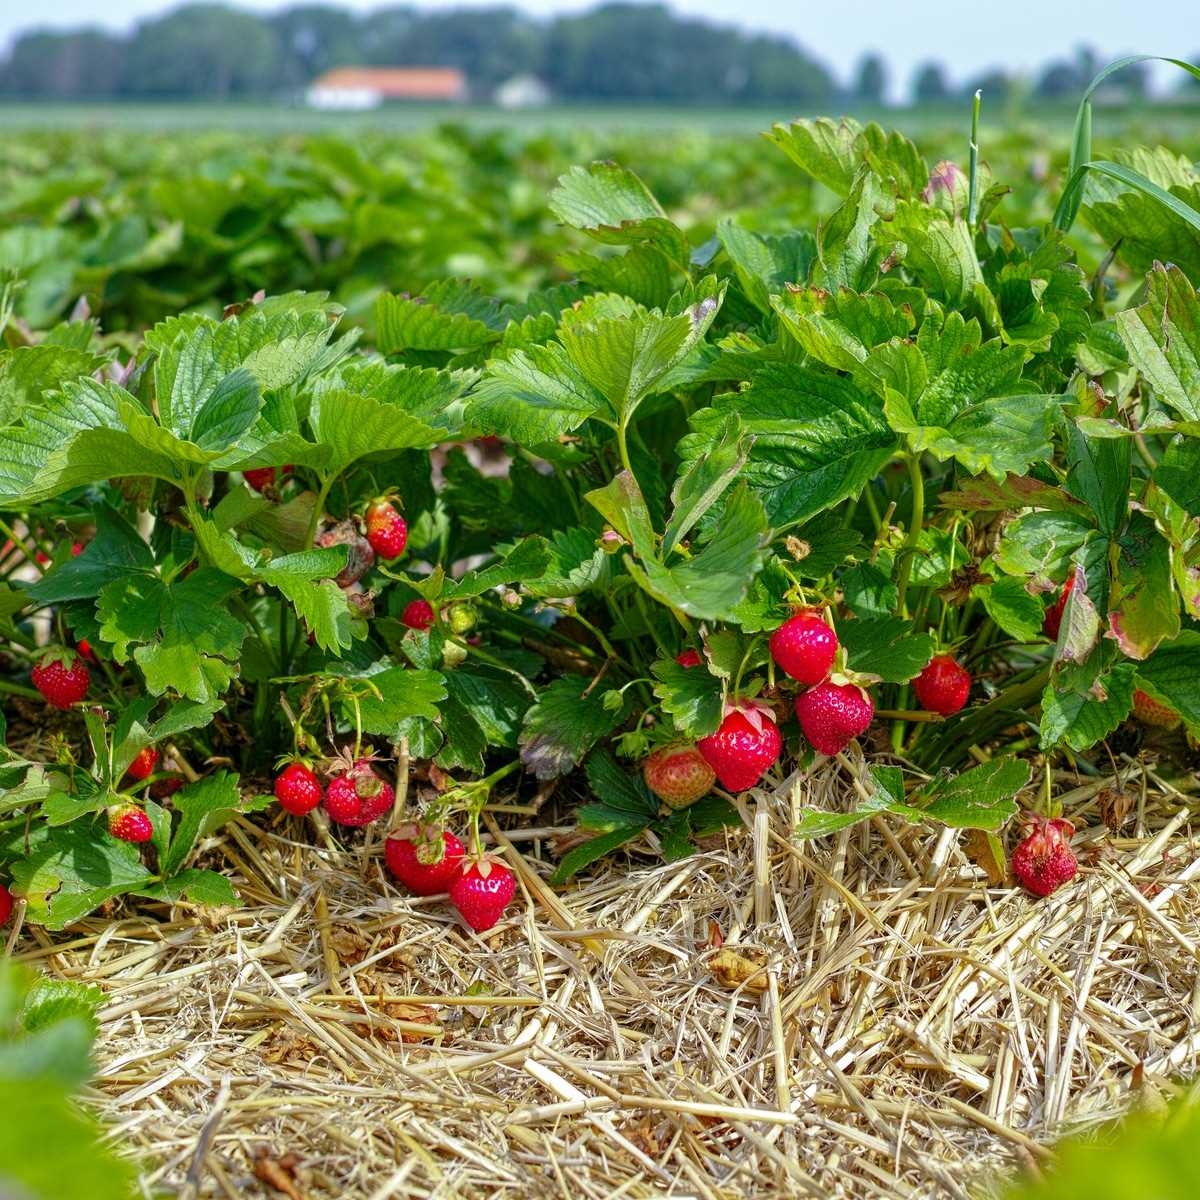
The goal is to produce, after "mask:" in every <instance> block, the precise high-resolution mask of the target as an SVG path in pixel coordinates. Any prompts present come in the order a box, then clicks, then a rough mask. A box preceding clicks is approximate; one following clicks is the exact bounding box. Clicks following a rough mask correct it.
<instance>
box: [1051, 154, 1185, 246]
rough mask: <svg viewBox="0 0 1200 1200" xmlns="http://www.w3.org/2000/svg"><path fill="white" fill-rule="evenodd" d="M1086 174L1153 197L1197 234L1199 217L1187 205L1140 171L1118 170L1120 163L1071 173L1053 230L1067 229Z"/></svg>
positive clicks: (1100, 164)
mask: <svg viewBox="0 0 1200 1200" xmlns="http://www.w3.org/2000/svg"><path fill="white" fill-rule="evenodd" d="M1089 171H1095V172H1096V173H1097V174H1098V175H1107V176H1108V177H1109V178H1110V179H1116V180H1118V181H1119V182H1121V183H1125V184H1128V185H1129V186H1130V187H1133V188H1137V189H1138V191H1141V192H1145V194H1146V195H1147V196H1151V197H1153V198H1154V199H1155V200H1157V201H1158V202H1159V203H1160V204H1162V205H1164V206H1165V207H1166V208H1169V209H1170V210H1171V212H1173V213H1174V214H1175V215H1176V216H1177V217H1179V218H1180V219H1181V220H1183V221H1186V222H1187V223H1188V224H1189V225H1191V226H1192V228H1194V229H1197V230H1200V213H1198V212H1197V211H1196V210H1195V209H1194V208H1193V207H1192V206H1191V205H1190V204H1186V203H1185V202H1184V201H1182V200H1180V199H1179V197H1178V196H1173V195H1172V194H1171V193H1170V192H1168V191H1167V190H1166V189H1165V188H1161V187H1159V186H1158V184H1157V183H1155V182H1154V181H1153V180H1151V179H1147V178H1146V176H1145V175H1143V174H1142V173H1141V172H1140V171H1135V170H1133V168H1132V167H1126V166H1122V165H1121V164H1120V163H1115V162H1107V161H1105V160H1104V159H1100V160H1097V161H1096V162H1085V163H1084V164H1083V165H1082V166H1080V167H1077V168H1076V169H1075V171H1074V172H1073V173H1072V175H1071V177H1070V179H1069V180H1068V181H1067V186H1066V187H1065V188H1064V189H1063V194H1062V197H1061V198H1060V199H1059V202H1058V208H1057V209H1056V210H1055V213H1054V224H1055V226H1057V228H1059V229H1064V230H1065V229H1069V228H1070V227H1071V224H1072V223H1073V222H1074V214H1075V213H1077V212H1078V211H1079V206H1080V204H1081V203H1082V201H1083V186H1084V183H1085V182H1086V181H1087V174H1088V172H1089ZM1064 222H1065V224H1064Z"/></svg>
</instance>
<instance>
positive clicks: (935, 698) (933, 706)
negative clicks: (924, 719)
mask: <svg viewBox="0 0 1200 1200" xmlns="http://www.w3.org/2000/svg"><path fill="white" fill-rule="evenodd" d="M913 691H914V692H916V694H917V700H918V702H919V703H920V705H921V707H922V708H923V709H925V710H926V711H927V712H935V713H941V715H942V716H943V717H949V716H952V715H953V714H954V713H956V712H958V710H959V709H960V708H962V706H963V705H964V704H966V702H967V697H968V696H969V695H970V694H971V673H970V671H968V670H967V669H966V668H965V667H962V666H959V664H958V662H956V661H955V659H954V656H953V655H950V654H939V655H937V656H936V657H934V658H931V659H930V660H929V664H928V665H927V666H926V668H925V669H924V670H923V671H922V672H921V673H920V675H918V676H917V677H916V679H914V680H913Z"/></svg>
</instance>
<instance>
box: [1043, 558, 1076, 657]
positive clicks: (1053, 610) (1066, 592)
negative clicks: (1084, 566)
mask: <svg viewBox="0 0 1200 1200" xmlns="http://www.w3.org/2000/svg"><path fill="white" fill-rule="evenodd" d="M1074 587H1075V576H1074V574H1072V575H1070V576H1069V577H1068V579H1067V582H1066V583H1064V584H1063V586H1062V591H1061V592H1059V594H1058V599H1057V600H1055V601H1054V603H1053V604H1051V605H1050V607H1049V608H1047V609H1046V615H1045V616H1044V617H1043V618H1042V632H1043V633H1044V634H1045V635H1046V636H1047V637H1048V638H1049V639H1050V640H1051V641H1052V642H1057V641H1058V631H1059V629H1061V628H1062V619H1063V609H1065V608H1066V607H1067V600H1068V598H1069V597H1070V595H1071V591H1072V589H1073V588H1074Z"/></svg>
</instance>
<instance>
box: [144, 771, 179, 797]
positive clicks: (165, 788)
mask: <svg viewBox="0 0 1200 1200" xmlns="http://www.w3.org/2000/svg"><path fill="white" fill-rule="evenodd" d="M186 782H187V780H185V779H184V777H183V776H182V775H168V776H167V777H166V778H165V779H157V780H155V781H154V783H152V784H151V785H150V795H151V796H153V797H154V799H155V800H168V799H170V798H171V797H172V796H173V795H175V793H176V792H178V791H179V790H180V789H181V788H182V787H183V785H184V784H185V783H186Z"/></svg>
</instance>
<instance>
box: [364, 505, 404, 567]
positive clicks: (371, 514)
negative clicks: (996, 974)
mask: <svg viewBox="0 0 1200 1200" xmlns="http://www.w3.org/2000/svg"><path fill="white" fill-rule="evenodd" d="M367 541H368V542H370V543H371V549H372V550H374V551H375V553H376V554H378V555H379V557H380V558H387V559H392V558H399V557H400V555H401V554H403V553H404V547H405V546H406V545H407V544H408V525H407V523H406V522H405V520H404V518H403V517H402V516H401V515H400V514H399V513H398V512H397V511H396V510H395V509H394V508H393V507H392V506H391V505H390V504H389V503H388V502H387V501H386V500H377V501H376V502H375V503H374V504H372V505H370V506H369V507H368V508H367Z"/></svg>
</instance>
